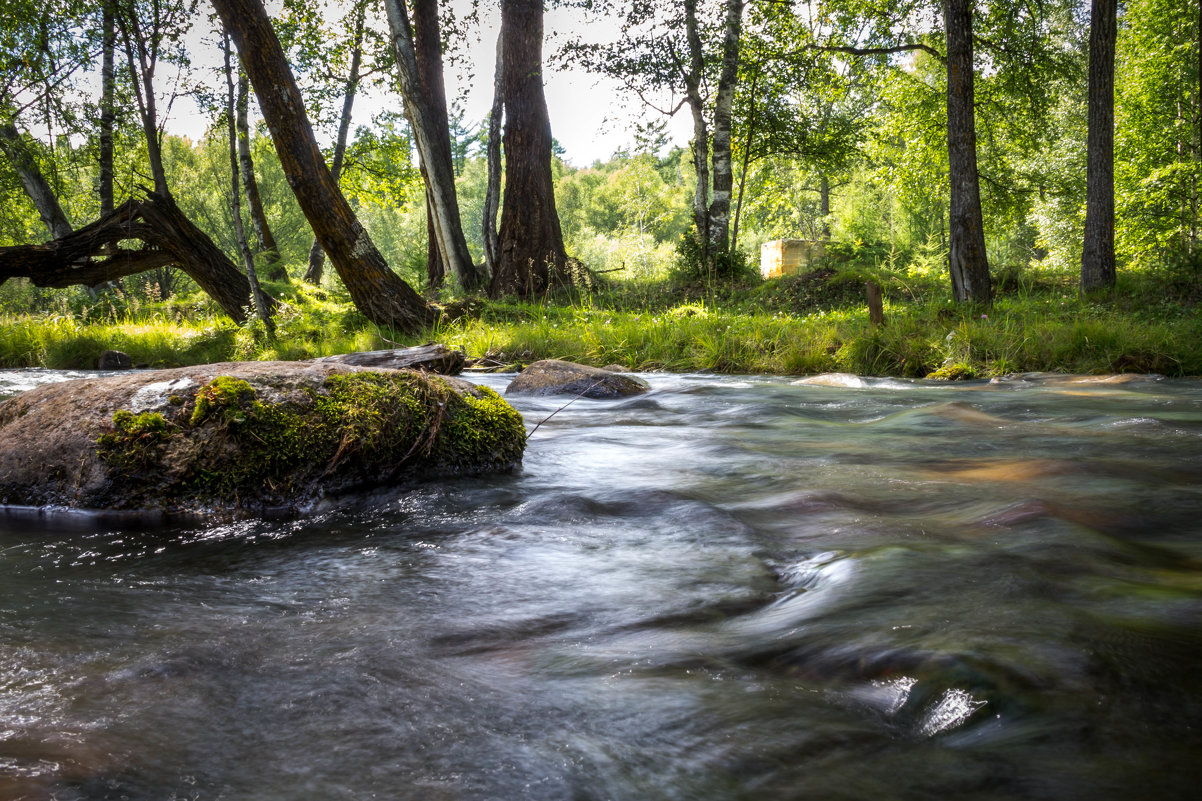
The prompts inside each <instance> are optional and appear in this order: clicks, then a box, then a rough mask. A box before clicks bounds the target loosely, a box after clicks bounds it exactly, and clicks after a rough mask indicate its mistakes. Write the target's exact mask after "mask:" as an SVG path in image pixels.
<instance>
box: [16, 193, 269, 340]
mask: <svg viewBox="0 0 1202 801" xmlns="http://www.w3.org/2000/svg"><path fill="white" fill-rule="evenodd" d="M134 239H137V240H141V241H142V242H143V243H144V246H143V247H142V248H141V249H139V250H132V249H130V248H128V247H127V246H126V245H125V244H124V243H127V242H128V241H129V240H134ZM166 265H175V266H177V267H179V268H180V269H182V270H183V271H184V272H185V273H187V274H188V276H189V277H190V278H191V279H192V280H193V281H195V282H196V284H197V285H198V286H199V287H200V288H201V289H202V290H204V291H205V292H206V293H208V295H209V296H210V297H212V298H213V300H215V301H216V302H217V304H218V305H219V306H220V307H221V309H222V311H224V312H225V313H226V314H228V315H229V316H230V318H232V319H233V320H234V321H235V322H239V323H240V322H242V321H244V320H245V319H246V306H247V305H248V304H249V303H250V284H249V283H248V282H247V280H246V276H244V275H243V274H242V272H241V271H240V270H239V269H238V268H237V267H236V266H235V265H234V263H233V262H232V261H230V260H229V258H227V257H226V255H225V254H224V253H222V252H221V249H220V248H218V247H217V246H216V245H215V244H213V240H211V239H209V237H208V236H207V235H206V234H205V233H204V232H203V231H201V230H200V229H199V228H197V227H196V226H195V225H193V224H192V222H191V220H189V219H188V218H187V217H186V216H184V213H183V212H182V211H180V209H179V207H178V206H176V205H175V201H174V200H172V198H171V196H170V195H160V194H157V193H154V192H151V193H150V194H149V196H148V197H147V199H146V200H133V199H131V200H127V201H126V202H125V203H123V204H121V205H120V206H118V207H117V208H116V209H115V210H114V211H113V212H112V213H111V214H109V215H108V216H107V217H101V218H100V219H99V220H97V221H96V222H94V223H91V224H90V225H86V226H84V227H83V228H80V229H79V230H78V231H74V232H73V233H70V234H68V235H67V236H64V237H59V238H58V239H55V240H52V241H50V242H47V243H45V244H42V245H21V246H18V247H8V248H0V283H3V282H4V281H6V280H8V279H9V278H28V279H29V280H30V281H31V282H32V283H33V284H34V285H35V286H42V287H57V288H61V287H68V286H93V285H95V284H99V283H101V282H103V281H112V280H115V279H117V278H122V277H124V276H127V275H135V274H137V273H144V272H147V271H149V270H155V269H158V268H161V267H164V266H166ZM268 302H269V304H270V301H268Z"/></svg>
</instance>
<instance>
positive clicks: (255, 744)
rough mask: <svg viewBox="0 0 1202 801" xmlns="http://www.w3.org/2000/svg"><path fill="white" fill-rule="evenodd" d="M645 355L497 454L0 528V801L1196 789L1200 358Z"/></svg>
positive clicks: (1002, 794)
mask: <svg viewBox="0 0 1202 801" xmlns="http://www.w3.org/2000/svg"><path fill="white" fill-rule="evenodd" d="M12 375H13V374H10V378H9V379H8V380H9V381H10V382H11V381H14V380H16V379H15V378H12V377H11V376H12ZM43 378H44V376H43ZM649 379H650V381H651V383H652V385H653V387H654V392H653V393H652V394H650V395H647V396H644V397H642V398H638V399H634V400H629V401H624V402H617V403H604V402H594V401H584V400H581V401H577V402H575V403H573V404H572V405H570V406H569V407H567V408H566V409H564V410H563V411H562V412H560V413H559V414H558V415H556V416H555V417H553V418H552V419H551V420H550V421H548V422H546V423H545V424H544V425H543V426H542V427H541V428H539V429H538V431H537V432H536V433H535V435H534V438H533V439H532V440H531V442H530V447H529V451H528V454H527V458H526V464H525V468H524V470H523V471H522V473H521V474H520V475H516V476H507V477H500V478H495V479H489V480H484V481H460V482H455V483H451V484H445V485H441V486H425V487H422V488H420V489H419V490H418V491H416V492H413V493H410V494H408V495H405V496H403V497H399V498H398V497H392V498H389V497H375V498H370V499H362V500H361V501H359V502H356V503H355V504H354V505H353V508H348V509H344V510H341V511H337V512H329V513H325V514H322V515H320V516H315V517H313V518H311V519H306V520H300V521H289V522H280V521H250V522H244V523H240V524H235V525H218V526H212V527H189V528H177V529H171V530H166V531H163V530H153V529H142V530H139V529H137V528H133V527H129V526H126V527H125V528H119V527H114V526H113V524H111V523H109V524H106V523H102V522H92V523H87V522H83V521H64V520H61V519H59V520H54V521H38V520H29V519H24V520H23V519H20V518H13V517H9V518H7V519H5V518H3V517H0V799H6V800H7V799H15V798H32V799H52V798H53V799H59V800H60V801H70V800H72V799H110V798H111V799H118V798H128V799H136V800H138V801H141V800H143V799H146V800H150V799H155V800H157V799H218V798H221V799H369V798H378V799H415V800H416V799H422V800H423V801H424V800H426V799H434V800H438V799H504V800H508V799H548V800H550V799H555V800H556V801H558V800H559V799H565V800H570V801H586V800H587V801H592V800H594V799H595V800H597V801H600V800H601V799H612V800H614V801H655V800H657V799H690V800H691V799H756V800H757V801H758V800H759V799H766V800H775V799H893V798H897V799H973V800H976V799H981V800H984V799H1135V798H1154V799H1186V798H1196V797H1198V792H1199V790H1198V788H1199V787H1200V786H1202V729H1200V727H1202V671H1200V670H1199V658H1200V657H1202V538H1200V535H1202V383H1200V382H1196V381H1194V382H1173V381H1153V380H1143V381H1137V382H1134V383H1125V384H1111V383H1102V382H1096V381H1094V382H1087V383H1072V382H1069V381H1065V380H1062V379H1047V378H1034V379H1022V378H1019V379H1014V380H1010V381H1006V382H1003V383H999V384H983V383H982V384H972V385H959V386H932V385H926V384H923V383H921V382H919V383H910V382H891V381H859V380H854V379H848V380H846V381H844V382H842V383H843V384H844V385H843V386H834V387H832V386H821V385H812V384H811V385H791V384H790V383H788V382H787V381H786V380H780V379H755V378H753V379H737V378H715V377H708V376H705V377H702V376H692V377H689V376H683V377H682V376H650V377H649ZM484 380H485V381H486V382H487V383H490V384H492V385H494V386H497V387H502V386H503V385H504V378H503V377H490V378H487V379H484ZM559 403H561V401H556V400H549V401H543V400H537V401H532V400H524V401H519V402H517V403H516V404H515V405H517V406H518V407H519V408H520V409H521V410H522V411H523V413H524V414H525V415H526V417H527V420H528V422H529V423H530V424H531V425H533V423H534V422H535V421H537V420H539V419H542V418H543V417H545V416H546V415H547V414H549V413H550V412H552V411H554V410H555V409H556V408H557V407H558V405H559Z"/></svg>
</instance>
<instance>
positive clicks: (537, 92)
mask: <svg viewBox="0 0 1202 801" xmlns="http://www.w3.org/2000/svg"><path fill="white" fill-rule="evenodd" d="M501 39H502V43H501V47H502V49H503V51H504V52H503V54H502V56H501V60H502V70H503V75H502V82H503V88H504V94H505V199H504V204H503V206H502V209H501V233H500V241H501V262H500V264H499V265H498V269H497V272H496V273H495V274H494V275H493V279H492V286H491V288H490V294H491V295H492V296H493V297H498V296H500V295H505V294H510V293H512V294H515V295H518V296H519V297H524V298H529V297H533V296H535V295H537V294H540V293H543V292H545V291H546V290H548V289H550V288H551V287H552V286H559V285H566V284H567V283H569V280H570V279H569V277H568V273H567V258H568V257H567V253H566V252H565V250H564V245H563V232H562V230H561V229H560V227H559V215H558V213H556V210H555V190H554V187H553V186H552V180H551V158H552V150H551V118H550V115H549V114H548V112H547V99H546V95H545V94H544V93H543V63H542V60H543V3H542V0H503V2H502V3H501Z"/></svg>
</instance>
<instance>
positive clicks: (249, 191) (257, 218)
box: [234, 73, 288, 292]
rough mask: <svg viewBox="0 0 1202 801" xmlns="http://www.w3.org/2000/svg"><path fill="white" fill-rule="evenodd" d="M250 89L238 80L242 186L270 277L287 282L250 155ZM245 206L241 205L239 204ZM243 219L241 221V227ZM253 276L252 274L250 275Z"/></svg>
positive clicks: (253, 284)
mask: <svg viewBox="0 0 1202 801" xmlns="http://www.w3.org/2000/svg"><path fill="white" fill-rule="evenodd" d="M249 92H250V87H249V85H248V84H247V80H246V76H245V75H244V74H241V73H239V75H238V81H237V99H236V101H235V104H234V105H235V107H236V108H235V113H234V123H235V125H234V127H235V131H236V133H237V140H238V170H239V172H240V173H241V175H242V185H243V186H244V187H246V203H247V205H248V206H250V222H251V225H252V226H253V227H254V229H255V239H256V240H258V244H259V252H260V253H262V254H263V257H264V260H265V261H266V263H267V276H268V277H269V278H271V279H272V280H273V281H280V280H284V279H286V278H287V277H288V273H287V271H286V270H285V269H284V263H283V261H282V260H281V259H280V248H279V245H277V244H276V242H275V237H274V236H273V235H272V233H271V226H270V225H269V224H268V222H267V212H266V211H264V209H263V198H262V196H261V195H260V194H259V181H258V179H257V178H255V160H254V157H253V156H251V153H250V121H249V120H248V119H247V107H248V106H249V105H250V103H249V102H248V101H249V99H250V98H249V97H248V95H249ZM239 205H241V204H239ZM240 223H241V220H240V218H239V222H238V226H239V227H240ZM248 277H249V274H248ZM257 286H258V281H257V280H253V279H252V280H251V290H252V292H253V291H254V290H255V288H256V287H257Z"/></svg>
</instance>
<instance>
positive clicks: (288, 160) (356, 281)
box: [212, 0, 434, 332]
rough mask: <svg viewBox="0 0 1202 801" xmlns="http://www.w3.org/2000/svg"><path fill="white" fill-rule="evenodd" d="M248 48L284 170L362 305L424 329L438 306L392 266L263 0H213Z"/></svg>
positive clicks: (246, 60)
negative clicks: (343, 179)
mask: <svg viewBox="0 0 1202 801" xmlns="http://www.w3.org/2000/svg"><path fill="white" fill-rule="evenodd" d="M212 2H213V7H214V8H215V9H216V10H217V13H218V14H219V15H220V16H221V19H222V22H223V23H224V24H225V27H226V30H227V31H229V32H230V35H231V36H232V37H233V39H234V41H235V42H236V43H237V45H238V51H239V53H241V54H242V63H243V64H244V65H245V67H246V72H247V74H248V75H249V76H250V81H251V84H252V85H253V86H254V88H255V94H256V95H257V96H258V98H259V107H260V108H261V109H262V110H263V118H264V119H265V120H266V121H267V126H268V128H270V129H271V135H272V140H273V141H274V143H275V147H276V152H277V153H278V154H279V157H280V164H281V166H282V167H283V169H284V175H285V176H286V177H287V178H288V183H289V185H290V186H291V187H292V191H293V192H294V193H295V195H296V199H297V203H298V204H299V205H300V207H301V211H303V212H304V214H305V217H306V219H308V221H309V225H310V226H312V228H313V232H314V233H315V234H316V235H317V238H318V240H319V241H320V242H321V246H322V248H323V249H324V250H325V252H326V254H327V255H329V257H330V261H331V262H333V264H334V268H335V269H336V270H337V271H338V275H339V277H341V278H342V281H343V283H344V284H345V285H346V288H347V290H348V291H349V292H350V295H351V298H352V300H354V302H355V306H356V307H358V309H359V310H360V311H361V312H363V314H364V315H365V316H366V317H367V318H368V319H369V320H371V321H372V322H373V323H376V324H377V325H387V326H391V327H393V328H397V329H399V330H403V331H413V332H416V331H419V330H422V329H424V328H426V327H427V326H429V325H430V324H431V323H432V322H433V321H434V312H433V310H432V309H431V308H430V307H429V305H427V304H426V302H425V301H424V300H422V298H421V296H420V295H418V294H417V293H416V292H414V291H413V288H412V287H410V286H409V285H408V284H406V283H405V282H404V281H402V280H401V279H400V278H399V277H398V276H397V275H396V274H395V273H393V272H392V271H391V270H389V269H388V265H387V264H386V263H385V261H384V257H383V256H381V255H380V251H379V250H377V249H376V246H375V244H373V243H372V241H371V237H369V236H368V234H367V231H366V230H364V228H363V225H362V224H361V223H360V222H359V220H358V219H357V218H356V217H355V213H354V212H353V211H351V207H350V205H349V204H348V203H347V202H346V198H345V197H343V195H342V192H341V191H339V189H338V182H337V181H335V180H334V177H333V175H332V174H331V173H330V169H329V167H327V166H326V163H325V159H324V158H322V155H321V150H320V149H318V147H317V141H316V139H315V138H314V136H313V128H312V126H311V125H310V123H309V118H308V116H307V115H306V114H305V108H304V103H303V101H302V99H301V94H300V90H299V89H298V88H297V85H296V79H295V78H294V77H293V75H292V71H291V70H290V69H289V67H288V62H287V60H286V59H285V57H284V51H283V49H282V48H281V47H280V42H279V40H278V39H277V38H276V35H275V31H274V30H272V27H271V21H270V20H269V19H268V17H267V12H266V11H265V10H264V9H263V5H262V3H261V2H260V0H212Z"/></svg>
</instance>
